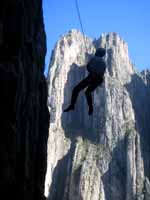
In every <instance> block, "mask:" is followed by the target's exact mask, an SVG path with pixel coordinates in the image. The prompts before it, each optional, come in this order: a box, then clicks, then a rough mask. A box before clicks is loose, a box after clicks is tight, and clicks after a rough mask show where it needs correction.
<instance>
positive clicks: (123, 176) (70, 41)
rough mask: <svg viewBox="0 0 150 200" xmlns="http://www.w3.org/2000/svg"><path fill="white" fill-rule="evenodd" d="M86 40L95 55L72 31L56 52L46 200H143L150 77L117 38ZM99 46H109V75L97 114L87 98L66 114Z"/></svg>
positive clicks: (97, 98)
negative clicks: (136, 65) (90, 113)
mask: <svg viewBox="0 0 150 200" xmlns="http://www.w3.org/2000/svg"><path fill="white" fill-rule="evenodd" d="M85 39H86V44H87V48H88V52H86V50H85V48H84V43H83V36H82V34H81V33H80V32H79V31H77V30H71V31H69V33H67V34H66V35H64V36H62V37H61V38H60V40H59V41H58V42H57V44H56V47H55V49H54V51H53V54H52V58H51V63H50V68H49V77H48V84H49V86H48V88H49V98H48V104H49V110H50V112H51V121H50V128H49V139H48V168H47V175H46V183H45V188H46V189H45V192H46V195H47V196H48V199H49V200H133V199H136V200H142V199H143V200H144V199H145V198H146V196H148V195H149V192H148V191H147V188H149V178H150V174H149V168H150V158H149V153H150V147H149V146H150V145H149V144H150V143H149V134H148V132H149V126H150V125H149V124H150V114H149V112H148V110H149V102H150V101H149V99H150V98H149V97H150V95H149V89H150V87H149V84H148V81H145V80H148V78H145V79H144V77H146V76H143V75H142V74H140V73H137V72H136V70H135V68H134V66H133V64H132V62H131V61H130V58H129V55H128V46H127V44H126V43H125V42H124V41H123V39H121V38H120V36H119V35H118V34H116V33H108V34H102V36H101V37H100V38H99V39H98V40H96V41H92V40H91V39H89V38H88V37H86V38H85ZM100 46H101V47H106V49H107V55H106V63H107V72H106V74H105V81H104V83H103V85H102V86H101V87H99V88H97V89H96V91H95V92H94V93H93V100H94V113H93V116H91V117H89V116H88V112H87V104H86V100H85V97H84V95H83V93H82V94H81V95H80V97H79V99H78V102H77V105H76V110H75V112H70V113H63V109H64V108H65V107H66V106H67V105H68V104H69V102H70V97H71V92H72V89H73V87H74V86H75V85H76V84H77V83H78V82H79V81H80V80H81V79H83V78H84V77H85V76H86V75H87V71H86V68H85V66H86V64H87V62H88V60H89V59H90V56H91V55H92V54H93V53H94V52H95V49H96V47H100Z"/></svg>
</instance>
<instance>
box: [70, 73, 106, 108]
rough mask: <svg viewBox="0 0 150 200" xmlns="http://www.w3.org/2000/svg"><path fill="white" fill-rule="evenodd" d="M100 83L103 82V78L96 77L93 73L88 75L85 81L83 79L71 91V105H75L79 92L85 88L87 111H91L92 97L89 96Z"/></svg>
mask: <svg viewBox="0 0 150 200" xmlns="http://www.w3.org/2000/svg"><path fill="white" fill-rule="evenodd" d="M102 82H103V77H101V76H98V75H97V74H95V73H90V74H89V75H88V76H87V77H86V78H85V79H83V80H82V81H81V82H80V83H79V84H78V85H77V86H75V88H74V89H73V92H72V97H71V105H75V104H76V101H77V97H78V94H79V92H80V91H81V90H83V89H85V88H86V87H87V89H86V91H85V96H86V99H87V103H88V106H89V109H90V110H91V109H92V110H93V104H92V95H91V93H92V92H93V91H94V90H95V89H96V88H97V87H98V86H100V85H101V84H102Z"/></svg>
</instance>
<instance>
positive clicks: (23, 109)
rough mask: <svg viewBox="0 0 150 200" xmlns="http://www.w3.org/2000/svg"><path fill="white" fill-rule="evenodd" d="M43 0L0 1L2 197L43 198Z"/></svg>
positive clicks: (45, 114)
mask: <svg viewBox="0 0 150 200" xmlns="http://www.w3.org/2000/svg"><path fill="white" fill-rule="evenodd" d="M45 53H46V42H45V32H44V25H43V13H42V0H4V1H3V0H2V1H1V2H0V94H1V95H0V133H1V139H0V163H1V164H0V199H4V200H5V199H15V200H20V199H21V200H27V199H28V200H30V199H32V200H34V199H36V200H43V199H45V198H44V195H43V194H44V179H45V172H46V164H47V161H46V159H47V136H48V126H49V112H48V109H47V84H46V80H45V77H44V74H43V73H44V60H45Z"/></svg>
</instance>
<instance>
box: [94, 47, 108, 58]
mask: <svg viewBox="0 0 150 200" xmlns="http://www.w3.org/2000/svg"><path fill="white" fill-rule="evenodd" d="M105 54H106V49H104V48H98V49H97V50H96V52H95V56H98V57H103V56H105Z"/></svg>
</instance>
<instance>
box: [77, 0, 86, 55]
mask: <svg viewBox="0 0 150 200" xmlns="http://www.w3.org/2000/svg"><path fill="white" fill-rule="evenodd" d="M75 5H76V10H77V13H78V18H79V22H80V26H81V30H82V34H83V42H84V45H85V50H86V52H88V49H87V46H86V40H85V34H84V29H83V24H82V20H81V14H80V9H79V6H78V1H77V0H75Z"/></svg>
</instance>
